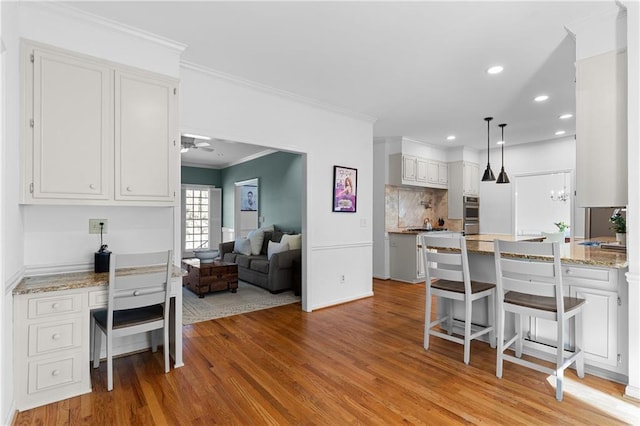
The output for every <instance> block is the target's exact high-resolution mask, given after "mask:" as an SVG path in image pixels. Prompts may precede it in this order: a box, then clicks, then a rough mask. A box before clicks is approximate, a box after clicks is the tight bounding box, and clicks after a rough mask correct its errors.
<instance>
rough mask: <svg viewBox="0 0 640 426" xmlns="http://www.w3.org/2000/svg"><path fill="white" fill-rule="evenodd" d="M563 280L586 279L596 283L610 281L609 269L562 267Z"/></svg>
mask: <svg viewBox="0 0 640 426" xmlns="http://www.w3.org/2000/svg"><path fill="white" fill-rule="evenodd" d="M562 278H584V279H588V280H596V281H609V270H608V269H591V268H576V267H573V266H565V265H563V266H562Z"/></svg>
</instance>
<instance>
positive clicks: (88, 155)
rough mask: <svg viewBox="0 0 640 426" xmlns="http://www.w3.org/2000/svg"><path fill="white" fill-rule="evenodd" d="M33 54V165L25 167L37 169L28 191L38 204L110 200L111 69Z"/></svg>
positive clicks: (43, 52)
mask: <svg viewBox="0 0 640 426" xmlns="http://www.w3.org/2000/svg"><path fill="white" fill-rule="evenodd" d="M32 53H33V56H32V58H33V60H32V62H33V86H32V89H33V116H32V117H33V125H32V127H33V144H32V146H29V144H28V143H27V144H26V145H27V147H26V150H27V156H26V157H27V158H29V159H33V161H32V163H31V164H27V165H25V167H26V168H27V169H28V167H29V166H32V167H33V169H32V173H31V178H32V181H31V182H28V179H29V176H28V175H27V176H26V180H25V184H26V185H28V186H29V188H28V191H29V192H30V193H31V194H32V197H33V199H34V201H36V200H37V199H93V200H104V199H107V198H109V197H110V180H111V176H112V172H111V170H110V168H109V165H110V161H111V157H110V151H111V149H112V146H113V145H112V143H111V140H112V128H113V126H112V122H113V121H112V115H111V113H110V105H111V102H112V98H111V92H112V89H111V87H112V83H111V82H112V77H111V72H110V70H109V68H107V67H105V66H102V65H100V64H98V63H93V62H90V61H85V60H82V59H77V58H73V57H71V56H67V55H64V54H59V53H56V52H49V51H46V50H41V49H34V50H33V51H32ZM27 91H28V89H27ZM27 163H29V162H28V161H27ZM26 173H27V174H28V171H26Z"/></svg>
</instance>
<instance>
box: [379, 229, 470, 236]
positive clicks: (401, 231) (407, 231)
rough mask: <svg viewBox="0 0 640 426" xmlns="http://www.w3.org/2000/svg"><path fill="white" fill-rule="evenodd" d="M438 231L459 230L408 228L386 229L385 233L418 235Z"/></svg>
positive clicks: (449, 230)
mask: <svg viewBox="0 0 640 426" xmlns="http://www.w3.org/2000/svg"><path fill="white" fill-rule="evenodd" d="M438 232H460V231H453V230H451V229H436V230H431V231H426V230H422V231H415V230H414V231H409V230H408V229H402V228H401V229H391V230H389V231H387V233H389V234H404V235H418V234H434V233H435V234H437V233H438Z"/></svg>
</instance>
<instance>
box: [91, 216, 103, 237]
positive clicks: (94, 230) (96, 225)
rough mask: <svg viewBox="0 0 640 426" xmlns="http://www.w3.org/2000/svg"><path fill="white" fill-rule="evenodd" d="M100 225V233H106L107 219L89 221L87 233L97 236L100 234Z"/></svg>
mask: <svg viewBox="0 0 640 426" xmlns="http://www.w3.org/2000/svg"><path fill="white" fill-rule="evenodd" d="M100 223H103V224H104V225H103V226H102V233H103V234H106V233H107V223H108V222H107V219H89V233H90V234H99V233H100Z"/></svg>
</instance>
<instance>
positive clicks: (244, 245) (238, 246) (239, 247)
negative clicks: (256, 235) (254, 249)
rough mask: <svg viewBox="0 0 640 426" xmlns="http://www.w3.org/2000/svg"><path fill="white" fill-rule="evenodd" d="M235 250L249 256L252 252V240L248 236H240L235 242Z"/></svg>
mask: <svg viewBox="0 0 640 426" xmlns="http://www.w3.org/2000/svg"><path fill="white" fill-rule="evenodd" d="M233 251H234V252H235V253H239V254H244V255H246V256H249V255H250V254H251V241H249V240H248V239H246V238H238V239H237V240H236V242H235V243H234V244H233Z"/></svg>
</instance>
